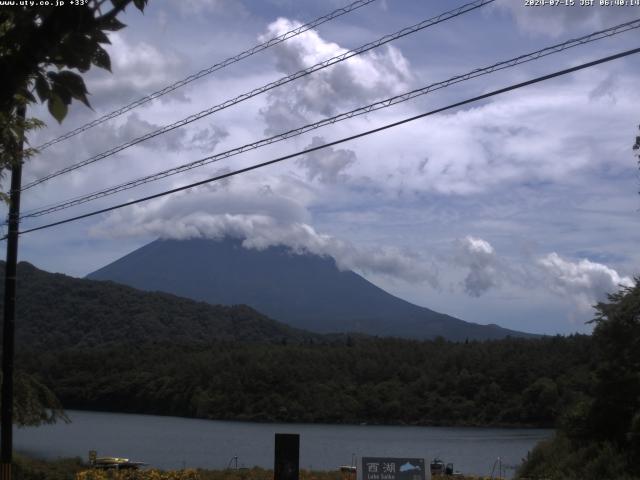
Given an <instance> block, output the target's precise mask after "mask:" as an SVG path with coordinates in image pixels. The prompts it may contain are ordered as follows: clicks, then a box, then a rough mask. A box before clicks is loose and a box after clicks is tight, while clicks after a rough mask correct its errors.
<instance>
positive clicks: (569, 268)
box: [538, 252, 634, 310]
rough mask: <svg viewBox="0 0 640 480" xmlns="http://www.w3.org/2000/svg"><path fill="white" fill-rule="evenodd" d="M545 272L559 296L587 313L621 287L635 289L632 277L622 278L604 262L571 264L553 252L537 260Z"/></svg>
mask: <svg viewBox="0 0 640 480" xmlns="http://www.w3.org/2000/svg"><path fill="white" fill-rule="evenodd" d="M538 265H539V266H540V267H541V269H542V270H543V272H544V273H545V277H546V280H547V281H546V282H545V285H546V286H547V287H548V288H549V289H550V290H551V291H553V292H554V293H556V294H558V295H564V296H569V297H570V298H572V299H573V300H574V302H575V303H576V305H577V306H578V307H580V308H581V309H583V310H588V309H590V307H591V306H592V305H594V304H595V303H596V302H598V301H603V300H605V299H606V296H607V294H609V293H614V292H616V291H618V290H619V289H620V286H627V287H630V286H633V285H634V282H633V280H632V279H631V278H630V277H626V276H621V275H620V274H619V273H618V272H617V271H616V270H614V269H613V268H610V267H608V266H606V265H603V264H602V263H596V262H591V261H590V260H587V259H582V260H579V261H577V262H572V261H569V260H566V259H564V258H562V257H561V256H560V255H558V254H557V253H555V252H553V253H550V254H548V255H545V256H544V257H542V258H540V259H539V260H538Z"/></svg>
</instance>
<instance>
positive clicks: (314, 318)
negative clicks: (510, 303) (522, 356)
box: [86, 238, 535, 341]
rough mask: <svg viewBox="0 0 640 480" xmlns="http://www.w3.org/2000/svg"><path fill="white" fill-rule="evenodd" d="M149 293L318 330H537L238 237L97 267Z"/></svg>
mask: <svg viewBox="0 0 640 480" xmlns="http://www.w3.org/2000/svg"><path fill="white" fill-rule="evenodd" d="M86 278H89V279H93V280H111V281H114V282H117V283H123V284H126V285H130V286H132V287H135V288H139V289H142V290H147V291H165V292H169V293H173V294H175V295H179V296H182V297H187V298H191V299H194V300H198V301H205V302H208V303H211V304H236V303H243V304H247V305H250V306H251V307H252V308H254V309H256V310H258V311H260V312H263V313H265V314H266V315H268V316H269V317H271V318H274V319H276V320H278V321H281V322H283V323H286V324H288V325H291V326H293V327H296V328H301V329H304V330H309V331H313V332H317V333H330V332H342V333H346V332H361V333H365V334H368V335H378V336H396V337H402V338H413V339H432V338H436V337H438V336H442V337H444V338H445V339H447V340H453V341H464V340H467V339H470V340H471V339H473V340H490V339H499V338H504V337H506V336H517V337H534V336H535V335H532V334H527V333H524V332H517V331H514V330H509V329H505V328H502V327H499V326H496V325H480V324H475V323H471V322H465V321H463V320H460V319H458V318H455V317H452V316H450V315H446V314H443V313H439V312H435V311H433V310H430V309H428V308H426V307H420V306H418V305H414V304H412V303H410V302H407V301H405V300H403V299H401V298H398V297H395V296H393V295H391V294H390V293H388V292H386V291H384V290H382V289H381V288H379V287H377V286H376V285H374V284H372V283H371V282H369V281H367V280H366V279H364V278H363V277H361V276H360V275H358V274H356V273H355V272H353V271H340V270H339V269H338V268H337V266H336V264H335V261H334V260H333V259H332V258H327V257H320V256H318V255H313V254H310V253H296V252H292V251H291V250H290V249H289V248H286V247H283V246H278V247H269V248H267V249H263V250H255V249H247V248H244V247H243V246H242V245H241V241H240V240H238V239H231V238H225V239H222V240H211V239H200V238H197V239H189V240H162V239H158V240H155V241H153V242H151V243H149V244H147V245H145V246H143V247H141V248H139V249H137V250H134V251H133V252H131V253H129V254H127V255H125V256H123V257H122V258H120V259H118V260H116V261H114V262H112V263H110V264H109V265H106V266H105V267H103V268H101V269H98V270H96V271H95V272H92V273H91V274H89V275H87V277H86Z"/></svg>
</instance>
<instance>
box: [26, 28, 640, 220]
mask: <svg viewBox="0 0 640 480" xmlns="http://www.w3.org/2000/svg"><path fill="white" fill-rule="evenodd" d="M635 28H640V19H637V20H634V21H631V22H626V23H623V24H621V25H617V26H615V27H611V28H608V29H606V30H602V31H599V32H595V33H592V34H590V35H585V36H583V37H580V38H577V39H572V40H568V41H566V42H563V43H560V44H556V45H553V46H550V47H546V48H544V49H542V50H537V51H535V52H531V53H528V54H525V55H520V56H518V57H515V58H512V59H509V60H504V61H501V62H498V63H495V64H493V65H490V66H488V67H483V68H478V69H475V70H472V71H470V72H468V73H465V74H463V75H456V76H454V77H451V78H449V79H447V80H444V81H441V82H437V83H432V84H430V85H427V86H425V87H422V88H419V89H416V90H412V91H410V92H406V93H404V94H401V95H396V96H393V97H390V98H387V99H385V100H380V101H378V102H375V103H372V104H369V105H366V106H364V107H359V108H357V109H354V110H351V111H348V112H344V113H340V114H338V115H335V116H332V117H329V118H324V119H322V120H320V121H317V122H314V123H310V124H307V125H304V126H302V127H299V128H296V129H293V130H289V131H287V132H284V133H281V134H278V135H274V136H272V137H268V138H264V139H261V140H258V141H256V142H253V143H248V144H245V145H242V146H240V147H236V148H233V149H231V150H227V151H224V152H220V153H217V154H213V155H209V156H207V157H204V158H201V159H199V160H195V161H193V162H189V163H185V164H183V165H179V166H177V167H173V168H170V169H167V170H163V171H160V172H157V173H153V174H151V175H147V176H144V177H140V178H137V179H134V180H130V181H127V182H124V183H121V184H119V185H116V186H113V187H108V188H106V189H103V190H99V191H96V192H93V193H90V194H87V195H82V196H78V197H74V198H72V199H68V200H65V201H63V202H60V203H56V204H53V205H49V206H45V207H39V208H37V209H33V210H30V211H27V212H24V213H23V215H22V217H21V218H30V217H39V216H42V215H46V214H49V213H53V212H56V211H60V210H64V209H67V208H70V207H73V206H76V205H80V204H83V203H86V202H90V201H92V200H96V199H98V198H102V197H106V196H108V195H113V194H116V193H119V192H122V191H125V190H129V189H131V188H135V187H137V186H140V185H143V184H146V183H150V182H153V181H156V180H160V179H162V178H166V177H169V176H172V175H176V174H178V173H182V172H185V171H188V170H191V169H194V168H198V167H202V166H204V165H208V164H210V163H214V162H217V161H220V160H223V159H226V158H229V157H232V156H235V155H239V154H241V153H243V152H246V151H250V150H255V149H257V148H261V147H264V146H267V145H270V144H273V143H276V142H280V141H283V140H286V139H289V138H292V137H295V136H298V135H302V134H304V133H307V132H309V131H311V130H315V129H318V128H321V127H324V126H326V125H331V124H334V123H338V122H341V121H344V120H347V119H350V118H353V117H356V116H359V115H364V114H367V113H370V112H373V111H376V110H380V109H383V108H387V107H390V106H392V105H397V104H399V103H403V102H406V101H409V100H411V99H413V98H416V97H418V96H421V95H426V94H428V93H431V92H433V91H436V90H440V89H442V88H446V87H448V86H450V85H453V84H456V83H460V82H463V81H467V80H470V79H472V78H476V77H479V76H482V75H487V74H489V73H492V72H496V71H499V70H503V69H506V68H511V67H514V66H516V65H521V64H523V63H527V62H530V61H533V60H537V59H539V58H542V57H545V56H548V55H551V54H554V53H558V52H562V51H564V50H567V49H569V48H573V47H576V46H578V45H583V44H585V43H590V42H594V41H596V40H600V39H603V38H607V37H610V36H613V35H617V34H620V33H622V32H626V31H628V30H631V29H635Z"/></svg>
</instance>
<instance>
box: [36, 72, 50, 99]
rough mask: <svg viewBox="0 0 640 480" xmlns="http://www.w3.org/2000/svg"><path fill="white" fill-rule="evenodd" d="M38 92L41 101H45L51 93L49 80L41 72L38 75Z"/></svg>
mask: <svg viewBox="0 0 640 480" xmlns="http://www.w3.org/2000/svg"><path fill="white" fill-rule="evenodd" d="M36 93H37V94H38V97H40V101H41V102H43V103H44V101H45V100H46V99H47V98H49V95H50V94H51V88H50V87H49V82H48V81H47V79H46V78H45V77H44V75H42V74H41V73H38V75H37V76H36Z"/></svg>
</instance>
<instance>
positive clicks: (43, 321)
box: [0, 262, 318, 350]
mask: <svg viewBox="0 0 640 480" xmlns="http://www.w3.org/2000/svg"><path fill="white" fill-rule="evenodd" d="M4 267H5V263H4V262H0V275H1V277H0V278H2V279H3V278H4ZM2 283H3V282H0V285H1V284H2ZM1 304H2V298H1V296H0V305H1ZM16 317H17V319H16V340H17V343H18V344H19V345H21V346H24V347H28V348H30V349H31V348H32V349H41V350H51V349H61V348H69V347H74V348H75V347H80V348H84V347H94V346H105V345H110V344H112V345H121V344H129V345H130V344H141V343H151V342H172V343H180V344H182V343H184V344H187V343H193V342H199V343H210V342H211V341H214V340H239V341H248V342H281V341H285V340H286V341H288V342H294V343H297V342H302V341H305V340H308V339H310V338H314V339H315V338H316V337H318V335H314V334H313V333H309V332H302V331H300V330H296V329H295V328H291V327H289V326H288V325H285V324H282V323H280V322H276V321H274V320H271V319H269V318H267V317H265V316H264V315H262V314H260V313H258V312H256V311H255V310H253V309H251V308H249V307H247V306H245V305H236V306H232V307H225V306H220V305H210V304H208V303H203V302H196V301H193V300H190V299H186V298H179V297H176V296H174V295H171V294H167V293H159V292H154V293H152V292H143V291H140V290H136V289H134V288H131V287H128V286H124V285H117V284H115V283H112V282H96V281H92V280H86V279H79V278H73V277H68V276H66V275H61V274H53V273H48V272H45V271H42V270H39V269H37V268H36V267H34V266H33V265H31V264H29V263H26V262H20V263H19V264H18V298H17V312H16Z"/></svg>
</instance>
